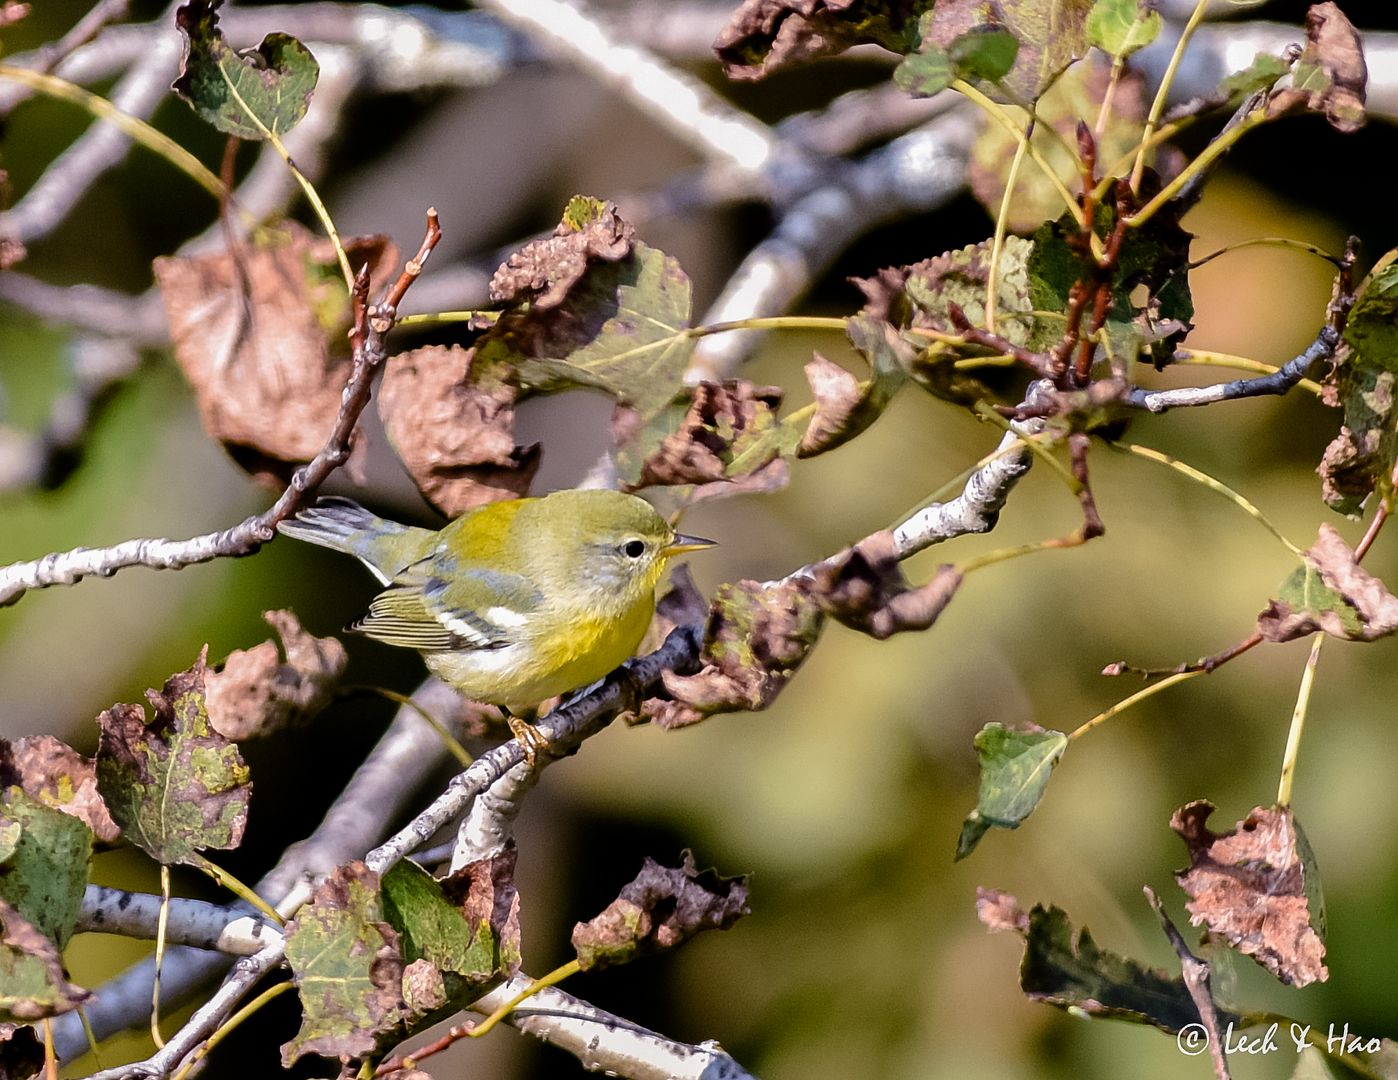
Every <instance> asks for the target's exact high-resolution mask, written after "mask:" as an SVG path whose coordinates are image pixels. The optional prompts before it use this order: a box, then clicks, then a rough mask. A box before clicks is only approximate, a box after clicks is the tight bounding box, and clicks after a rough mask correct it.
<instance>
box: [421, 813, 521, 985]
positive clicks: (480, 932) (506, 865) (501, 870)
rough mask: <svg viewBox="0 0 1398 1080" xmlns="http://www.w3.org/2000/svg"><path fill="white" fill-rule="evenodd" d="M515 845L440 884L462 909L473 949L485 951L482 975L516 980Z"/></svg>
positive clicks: (481, 965) (469, 864) (517, 955)
mask: <svg viewBox="0 0 1398 1080" xmlns="http://www.w3.org/2000/svg"><path fill="white" fill-rule="evenodd" d="M516 858H517V851H516V849H515V845H514V842H513V841H511V842H510V843H509V844H508V845H506V847H505V848H504V849H503V850H502V851H500V852H498V853H497V854H495V855H490V856H487V857H486V858H484V859H477V860H476V861H475V862H473V863H467V864H466V865H465V866H463V867H461V868H460V869H459V870H455V871H453V872H452V873H451V874H450V875H449V876H448V877H445V878H443V879H442V880H441V882H440V884H441V886H442V892H443V894H444V895H445V896H446V898H447V899H448V900H450V901H451V902H452V903H454V904H456V905H457V907H459V908H460V909H461V913H462V914H463V915H465V916H466V922H467V925H469V926H470V927H471V931H472V933H473V935H474V936H473V939H472V947H473V949H479V948H486V949H488V950H489V952H490V955H489V956H488V957H484V958H481V959H480V960H478V966H477V969H478V970H481V971H497V972H504V973H505V974H506V975H509V976H513V975H514V974H515V973H516V972H518V971H519V965H520V962H521V954H520V935H519V890H518V889H517V888H516V887H515V860H516Z"/></svg>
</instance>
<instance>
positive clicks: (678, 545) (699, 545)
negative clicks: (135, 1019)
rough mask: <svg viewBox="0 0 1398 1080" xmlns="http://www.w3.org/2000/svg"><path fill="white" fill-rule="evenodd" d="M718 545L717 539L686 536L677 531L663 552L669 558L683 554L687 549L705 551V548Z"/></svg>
mask: <svg viewBox="0 0 1398 1080" xmlns="http://www.w3.org/2000/svg"><path fill="white" fill-rule="evenodd" d="M717 546H718V541H717V540H705V539H704V538H703V537H702V536H685V535H684V533H676V534H675V538H674V539H673V540H671V541H670V544H669V546H668V547H666V548H665V550H663V551H662V552H661V554H662V555H664V556H665V557H666V558H667V559H669V558H673V557H674V556H676V555H683V554H684V553H685V552H686V551H703V550H704V548H711V547H717Z"/></svg>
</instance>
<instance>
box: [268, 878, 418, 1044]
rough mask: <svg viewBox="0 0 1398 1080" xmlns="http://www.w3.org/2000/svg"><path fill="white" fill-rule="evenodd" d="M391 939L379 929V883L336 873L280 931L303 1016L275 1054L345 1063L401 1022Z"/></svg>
mask: <svg viewBox="0 0 1398 1080" xmlns="http://www.w3.org/2000/svg"><path fill="white" fill-rule="evenodd" d="M398 940H399V939H398V932H397V931H396V930H394V929H393V927H391V926H389V925H388V923H386V922H385V921H384V912H383V904H382V903H381V901H380V899H379V879H378V875H377V874H375V873H374V872H373V871H371V870H369V869H368V867H366V866H365V865H364V864H363V863H362V862H350V863H346V864H345V865H343V866H340V867H337V868H336V869H335V871H334V872H333V873H332V874H331V875H330V876H329V877H328V878H326V880H325V881H324V882H323V883H322V884H321V886H320V888H318V889H317V890H316V893H315V897H314V899H313V900H312V901H311V903H309V904H307V905H306V906H305V907H303V908H301V910H300V911H299V912H297V915H296V918H294V919H292V920H291V922H289V923H287V926H286V959H287V963H288V964H289V965H290V966H291V977H292V979H293V980H294V981H295V983H296V989H297V991H298V993H299V994H300V996H301V1006H302V1009H303V1010H304V1015H303V1017H302V1021H301V1029H300V1030H299V1031H298V1032H297V1033H296V1036H295V1038H293V1039H292V1040H291V1041H290V1042H288V1043H286V1044H285V1045H284V1046H283V1047H282V1064H283V1065H284V1066H290V1065H291V1063H292V1062H294V1061H295V1060H296V1059H297V1058H299V1057H301V1056H302V1055H303V1054H320V1055H322V1056H324V1057H329V1058H344V1059H346V1060H350V1059H354V1058H358V1057H362V1056H364V1055H365V1054H367V1053H369V1052H370V1051H372V1050H373V1049H374V1048H375V1047H376V1046H377V1045H378V1040H379V1037H380V1036H381V1035H384V1034H386V1033H387V1032H389V1031H392V1030H394V1029H395V1028H396V1027H397V1026H398V1024H399V1023H400V1022H401V1021H402V1020H403V1019H404V1018H405V1010H404V1008H403V1003H402V978H403V966H404V965H403V957H402V954H401V953H400V952H399V949H398Z"/></svg>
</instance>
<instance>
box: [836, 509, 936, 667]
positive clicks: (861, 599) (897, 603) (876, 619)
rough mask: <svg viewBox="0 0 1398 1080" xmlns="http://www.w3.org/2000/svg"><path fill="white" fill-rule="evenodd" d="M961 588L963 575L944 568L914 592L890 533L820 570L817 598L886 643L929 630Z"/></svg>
mask: <svg viewBox="0 0 1398 1080" xmlns="http://www.w3.org/2000/svg"><path fill="white" fill-rule="evenodd" d="M960 587H961V574H960V573H959V572H958V571H957V570H956V568H955V567H953V566H951V565H950V564H946V563H944V564H943V565H941V566H939V567H937V573H936V574H935V575H934V576H933V578H932V580H931V581H929V582H928V583H927V584H926V585H920V586H918V587H917V588H914V587H913V586H912V585H910V584H909V583H908V579H907V578H905V577H904V576H903V571H902V570H901V569H900V567H899V565H898V556H897V553H896V551H895V547H894V541H893V534H892V533H891V532H889V531H888V530H886V529H885V530H882V531H880V532H876V533H874V534H872V535H870V536H866V537H865V538H864V539H863V540H861V541H859V543H857V544H855V545H854V546H853V547H851V548H847V549H846V550H845V551H843V552H841V553H840V554H839V555H836V556H835V557H834V558H832V559H828V560H827V561H825V562H823V563H821V564H819V565H818V566H817V567H816V568H815V591H814V595H815V599H816V602H817V603H818V604H820V606H821V609H822V610H823V611H825V613H826V614H827V615H830V616H833V617H834V618H835V619H836V620H838V621H839V622H842V623H844V624H845V625H846V626H849V627H852V628H853V629H855V630H861V631H863V632H864V633H866V634H868V635H870V636H871V637H875V638H878V639H879V640H883V639H884V638H887V637H891V636H892V635H894V634H897V633H899V632H901V631H904V630H926V629H927V628H928V627H929V626H931V625H932V624H933V623H934V622H936V621H937V616H938V615H940V614H941V613H942V609H943V608H945V607H946V606H947V604H948V603H950V602H951V598H952V597H953V596H955V595H956V591H957V589H959V588H960Z"/></svg>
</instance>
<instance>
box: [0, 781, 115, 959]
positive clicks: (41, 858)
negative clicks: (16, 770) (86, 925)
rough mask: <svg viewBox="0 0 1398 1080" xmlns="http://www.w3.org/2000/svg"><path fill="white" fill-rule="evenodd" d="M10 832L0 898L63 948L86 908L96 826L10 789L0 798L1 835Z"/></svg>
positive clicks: (0, 875)
mask: <svg viewBox="0 0 1398 1080" xmlns="http://www.w3.org/2000/svg"><path fill="white" fill-rule="evenodd" d="M5 836H10V837H13V843H12V846H11V849H10V853H9V855H8V857H3V858H0V899H3V900H5V901H6V902H8V903H9V904H10V905H11V906H12V907H14V908H15V910H16V911H18V912H19V914H20V915H21V916H22V917H23V918H24V919H25V920H27V921H28V922H30V923H33V924H34V926H35V927H36V928H37V929H38V931H39V933H41V934H43V935H44V936H45V937H46V938H49V939H50V940H52V941H54V942H55V943H56V944H57V945H58V947H59V948H60V949H61V948H63V947H64V946H65V945H67V944H68V938H69V937H70V936H71V935H72V933H73V927H75V926H76V925H77V924H78V915H79V913H80V912H81V911H82V903H83V890H84V889H86V888H87V875H88V863H89V861H90V860H91V858H92V832H91V830H89V829H88V827H87V826H86V825H84V824H83V823H82V822H81V821H79V820H78V819H77V818H75V817H69V816H68V815H67V814H64V813H62V812H60V811H58V810H55V809H53V808H51V807H48V806H45V805H44V804H43V803H41V802H39V801H38V800H37V799H34V798H31V797H30V796H29V795H27V794H25V793H24V792H23V791H21V790H20V789H19V788H18V787H11V788H8V789H6V790H5V791H4V793H3V796H0V837H5ZM0 846H2V845H0Z"/></svg>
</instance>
